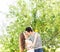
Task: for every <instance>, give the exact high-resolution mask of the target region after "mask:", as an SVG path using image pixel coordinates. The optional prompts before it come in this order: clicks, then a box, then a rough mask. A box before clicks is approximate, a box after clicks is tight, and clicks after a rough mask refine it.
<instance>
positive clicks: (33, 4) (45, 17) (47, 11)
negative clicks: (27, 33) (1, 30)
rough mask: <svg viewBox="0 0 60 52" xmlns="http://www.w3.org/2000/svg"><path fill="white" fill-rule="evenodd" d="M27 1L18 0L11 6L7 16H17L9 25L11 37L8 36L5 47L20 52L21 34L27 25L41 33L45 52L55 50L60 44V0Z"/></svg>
mask: <svg viewBox="0 0 60 52" xmlns="http://www.w3.org/2000/svg"><path fill="white" fill-rule="evenodd" d="M27 1H28V2H27ZM27 1H25V0H18V1H17V5H16V6H12V5H11V6H10V11H9V14H8V16H7V17H11V18H16V21H15V22H14V23H11V24H10V26H8V27H7V32H8V33H9V34H10V37H6V38H7V39H6V42H5V43H3V44H4V47H5V48H6V47H7V46H8V47H7V49H8V48H9V50H10V51H9V52H19V44H18V38H19V35H20V33H21V32H22V31H24V30H25V28H26V27H27V26H31V27H32V28H33V29H34V30H38V32H39V33H40V35H41V37H42V42H43V47H44V49H45V52H49V49H50V52H53V51H55V49H56V48H57V47H59V44H60V41H59V40H60V37H59V36H60V1H59V0H58V1H57V0H27ZM8 39H9V41H8ZM7 42H8V44H7ZM5 44H6V46H5ZM46 50H47V51H46ZM52 50H53V51H52Z"/></svg>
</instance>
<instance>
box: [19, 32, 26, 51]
mask: <svg viewBox="0 0 60 52" xmlns="http://www.w3.org/2000/svg"><path fill="white" fill-rule="evenodd" d="M19 45H20V46H19V48H20V52H24V49H25V36H24V34H23V33H21V34H20V37H19Z"/></svg>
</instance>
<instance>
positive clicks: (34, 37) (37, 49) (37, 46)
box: [25, 27, 43, 52]
mask: <svg viewBox="0 0 60 52" xmlns="http://www.w3.org/2000/svg"><path fill="white" fill-rule="evenodd" d="M25 31H26V34H27V35H28V36H29V38H28V39H29V40H31V41H32V42H34V44H33V45H32V46H33V48H34V52H43V49H42V41H41V37H40V34H39V33H37V32H34V31H33V30H32V28H31V27H27V28H26V29H25Z"/></svg>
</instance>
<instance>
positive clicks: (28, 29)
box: [25, 27, 33, 32]
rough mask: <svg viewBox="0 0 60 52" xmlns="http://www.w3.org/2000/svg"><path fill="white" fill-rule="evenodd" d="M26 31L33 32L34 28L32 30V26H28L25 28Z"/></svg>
mask: <svg viewBox="0 0 60 52" xmlns="http://www.w3.org/2000/svg"><path fill="white" fill-rule="evenodd" d="M25 31H27V32H30V31H31V32H32V31H33V30H32V28H31V27H26V29H25Z"/></svg>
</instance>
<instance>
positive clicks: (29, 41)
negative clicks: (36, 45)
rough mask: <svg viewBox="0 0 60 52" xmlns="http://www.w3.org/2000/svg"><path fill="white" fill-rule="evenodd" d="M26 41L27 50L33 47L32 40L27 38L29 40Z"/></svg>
mask: <svg viewBox="0 0 60 52" xmlns="http://www.w3.org/2000/svg"><path fill="white" fill-rule="evenodd" d="M25 42H26V46H25V48H26V49H27V50H30V49H32V41H31V40H28V39H27V40H25Z"/></svg>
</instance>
